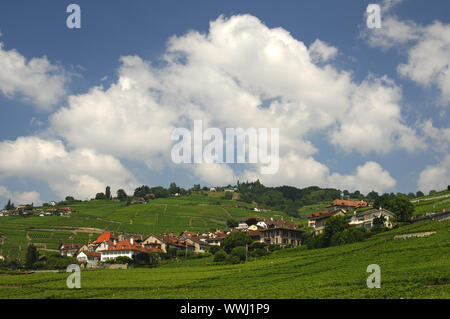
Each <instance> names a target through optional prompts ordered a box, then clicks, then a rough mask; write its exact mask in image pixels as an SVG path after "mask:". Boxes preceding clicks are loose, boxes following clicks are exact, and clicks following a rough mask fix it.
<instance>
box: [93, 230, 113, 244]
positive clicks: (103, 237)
mask: <svg viewBox="0 0 450 319" xmlns="http://www.w3.org/2000/svg"><path fill="white" fill-rule="evenodd" d="M111 238H113V236H112V235H111V233H110V232H104V233H103V234H101V235H100V236H99V237H98V238H97V239H96V240H95V241H94V244H98V243H101V242H103V241H110V240H111Z"/></svg>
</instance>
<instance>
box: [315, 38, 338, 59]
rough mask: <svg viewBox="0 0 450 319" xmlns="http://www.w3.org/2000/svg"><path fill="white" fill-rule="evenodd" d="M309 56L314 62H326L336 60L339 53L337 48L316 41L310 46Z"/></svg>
mask: <svg viewBox="0 0 450 319" xmlns="http://www.w3.org/2000/svg"><path fill="white" fill-rule="evenodd" d="M308 51H309V54H310V55H311V58H312V60H313V61H314V62H316V63H317V62H325V61H328V60H330V59H332V58H334V57H335V56H336V54H337V52H338V50H337V48H335V47H333V46H330V45H328V44H326V43H325V42H323V41H320V40H319V39H316V40H315V41H314V42H313V43H312V44H311V45H310V46H309V49H308Z"/></svg>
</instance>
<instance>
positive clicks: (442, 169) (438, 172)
mask: <svg viewBox="0 0 450 319" xmlns="http://www.w3.org/2000/svg"><path fill="white" fill-rule="evenodd" d="M448 185H450V155H446V156H445V157H444V158H443V159H442V160H441V161H440V162H439V163H438V164H436V165H430V166H428V167H427V168H425V169H424V170H423V171H422V172H421V173H420V175H419V180H418V182H417V186H418V188H419V189H420V190H421V191H423V192H426V193H428V192H429V191H430V190H437V191H439V190H443V189H447V186H448Z"/></svg>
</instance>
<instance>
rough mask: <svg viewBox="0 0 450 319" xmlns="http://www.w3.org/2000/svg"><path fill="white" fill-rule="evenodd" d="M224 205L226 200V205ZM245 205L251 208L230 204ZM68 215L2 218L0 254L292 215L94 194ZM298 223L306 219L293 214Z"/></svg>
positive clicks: (198, 201)
mask: <svg viewBox="0 0 450 319" xmlns="http://www.w3.org/2000/svg"><path fill="white" fill-rule="evenodd" d="M224 205H227V206H224ZM235 205H240V206H246V207H249V209H243V208H235V207H230V206H235ZM70 207H71V208H72V210H73V213H72V214H71V215H70V216H46V217H38V216H33V217H25V218H24V217H19V216H9V217H2V218H0V236H2V240H0V254H4V255H8V256H10V257H22V258H23V257H24V255H25V251H26V247H27V245H28V244H29V243H33V244H34V245H36V246H37V247H38V248H39V250H40V251H41V253H45V252H46V251H54V250H56V249H58V247H59V244H60V243H61V242H69V243H87V242H88V241H89V240H92V239H95V238H96V237H97V236H98V234H100V233H101V232H103V231H112V232H115V233H120V232H127V233H135V234H141V235H144V236H146V235H149V234H151V233H153V234H162V233H164V232H173V233H176V234H178V233H181V232H183V231H185V230H188V231H193V232H201V231H210V230H212V229H214V230H216V229H217V228H225V227H226V222H227V220H228V219H230V218H234V219H237V218H241V217H250V216H259V217H274V218H282V217H283V218H285V219H289V220H290V219H291V217H290V216H287V215H286V214H284V213H283V212H277V211H270V212H254V211H253V210H252V209H251V207H252V205H249V204H247V203H243V202H238V201H229V200H223V199H219V198H214V197H209V196H203V195H191V196H184V197H169V198H160V199H155V200H152V201H150V202H149V203H148V204H134V205H130V206H126V204H125V203H123V202H118V201H110V200H93V201H88V202H80V203H76V204H74V205H70ZM293 221H294V222H296V223H297V224H301V223H304V220H301V219H297V218H293Z"/></svg>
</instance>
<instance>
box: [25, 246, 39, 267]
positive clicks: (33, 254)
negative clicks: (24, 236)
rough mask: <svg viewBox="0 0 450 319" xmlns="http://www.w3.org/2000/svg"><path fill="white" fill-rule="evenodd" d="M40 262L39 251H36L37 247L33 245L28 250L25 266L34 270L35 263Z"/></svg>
mask: <svg viewBox="0 0 450 319" xmlns="http://www.w3.org/2000/svg"><path fill="white" fill-rule="evenodd" d="M38 260H39V252H38V250H37V249H36V247H35V246H34V245H33V244H31V245H29V246H28V249H27V256H26V261H25V266H26V267H27V268H32V267H33V265H34V263H35V262H37V261H38Z"/></svg>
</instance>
